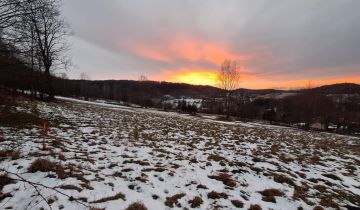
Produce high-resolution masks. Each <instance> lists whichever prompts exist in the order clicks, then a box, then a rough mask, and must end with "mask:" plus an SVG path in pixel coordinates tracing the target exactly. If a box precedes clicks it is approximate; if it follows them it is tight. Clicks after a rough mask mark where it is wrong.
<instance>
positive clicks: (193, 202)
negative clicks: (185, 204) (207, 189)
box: [189, 196, 204, 208]
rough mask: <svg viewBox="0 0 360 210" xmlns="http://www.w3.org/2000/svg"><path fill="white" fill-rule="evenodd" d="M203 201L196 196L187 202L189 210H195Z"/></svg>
mask: <svg viewBox="0 0 360 210" xmlns="http://www.w3.org/2000/svg"><path fill="white" fill-rule="evenodd" d="M203 203H204V201H203V199H202V198H201V197H200V196H196V197H194V198H193V199H192V200H190V201H189V204H191V205H190V207H191V208H197V207H199V206H201V204H203Z"/></svg>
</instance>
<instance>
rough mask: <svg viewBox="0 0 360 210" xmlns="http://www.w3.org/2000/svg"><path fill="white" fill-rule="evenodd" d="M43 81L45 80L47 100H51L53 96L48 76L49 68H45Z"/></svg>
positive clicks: (49, 76) (50, 80) (52, 88)
mask: <svg viewBox="0 0 360 210" xmlns="http://www.w3.org/2000/svg"><path fill="white" fill-rule="evenodd" d="M45 80H46V92H47V94H48V99H49V100H53V99H54V96H55V92H54V87H53V84H52V78H51V75H50V68H49V67H45Z"/></svg>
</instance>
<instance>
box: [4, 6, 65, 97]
mask: <svg viewBox="0 0 360 210" xmlns="http://www.w3.org/2000/svg"><path fill="white" fill-rule="evenodd" d="M0 2H1V3H0V8H1V9H0V10H1V11H0V23H1V25H0V45H1V46H2V49H3V52H2V55H3V56H9V58H10V59H13V60H16V61H17V62H21V63H22V64H24V66H26V68H27V70H29V71H32V72H33V74H32V75H37V76H34V78H33V79H31V84H30V86H31V88H30V90H31V91H32V92H41V93H46V94H47V96H48V97H49V98H50V99H52V98H53V97H54V94H55V90H54V87H53V82H52V79H53V76H52V72H53V71H54V70H58V69H63V68H67V66H68V65H69V64H70V58H69V57H68V56H67V51H68V49H69V46H68V44H67V42H66V38H67V36H69V35H70V30H69V27H68V25H67V24H66V22H65V20H64V18H63V17H62V16H61V13H60V7H61V5H60V3H61V2H60V0H1V1H0ZM2 68H7V67H4V66H3V65H2ZM2 70H4V69H2ZM4 72H5V70H4ZM38 75H41V76H38ZM23 79H24V80H25V79H28V78H25V77H24V78H23ZM22 82H23V81H21V80H20V81H18V82H17V83H16V82H15V83H14V84H13V85H14V86H19V85H21V83H22ZM16 88H17V87H16Z"/></svg>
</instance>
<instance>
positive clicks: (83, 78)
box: [80, 72, 90, 80]
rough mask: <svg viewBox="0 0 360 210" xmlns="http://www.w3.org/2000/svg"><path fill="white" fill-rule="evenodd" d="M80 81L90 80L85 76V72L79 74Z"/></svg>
mask: <svg viewBox="0 0 360 210" xmlns="http://www.w3.org/2000/svg"><path fill="white" fill-rule="evenodd" d="M80 80H90V76H89V75H88V74H86V73H85V72H82V73H81V74H80Z"/></svg>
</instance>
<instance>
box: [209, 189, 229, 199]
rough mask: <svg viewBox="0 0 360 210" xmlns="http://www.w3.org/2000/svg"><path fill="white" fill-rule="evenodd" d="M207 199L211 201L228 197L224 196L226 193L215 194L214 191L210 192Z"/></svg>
mask: <svg viewBox="0 0 360 210" xmlns="http://www.w3.org/2000/svg"><path fill="white" fill-rule="evenodd" d="M207 196H208V198H211V199H214V200H215V199H221V198H223V199H227V198H228V197H229V196H228V195H227V194H226V193H218V192H215V191H211V192H209V193H208V194H207Z"/></svg>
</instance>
